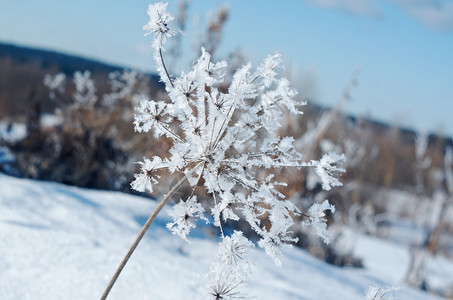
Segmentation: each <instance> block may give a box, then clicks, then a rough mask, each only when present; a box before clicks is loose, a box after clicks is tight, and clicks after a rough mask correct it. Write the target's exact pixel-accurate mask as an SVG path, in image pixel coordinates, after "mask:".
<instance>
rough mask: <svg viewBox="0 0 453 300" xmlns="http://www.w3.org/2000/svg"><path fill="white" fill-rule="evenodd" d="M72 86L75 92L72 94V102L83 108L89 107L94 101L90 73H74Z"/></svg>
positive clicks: (94, 95)
mask: <svg viewBox="0 0 453 300" xmlns="http://www.w3.org/2000/svg"><path fill="white" fill-rule="evenodd" d="M74 84H75V87H76V92H75V93H74V96H73V97H74V101H75V102H76V103H78V104H80V105H83V106H91V105H93V104H94V103H95V102H96V100H97V96H96V88H95V86H94V82H93V79H92V78H91V72H90V71H85V72H83V73H82V72H80V71H76V72H75V73H74Z"/></svg>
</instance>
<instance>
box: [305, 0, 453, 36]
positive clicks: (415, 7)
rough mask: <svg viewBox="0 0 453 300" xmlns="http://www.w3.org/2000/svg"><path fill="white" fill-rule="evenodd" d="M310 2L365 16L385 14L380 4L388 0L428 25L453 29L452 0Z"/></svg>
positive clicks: (310, 0) (328, 0) (321, 0)
mask: <svg viewBox="0 0 453 300" xmlns="http://www.w3.org/2000/svg"><path fill="white" fill-rule="evenodd" d="M307 2H308V3H309V4H312V5H316V6H320V7H324V8H326V9H332V10H337V11H341V12H346V13H351V14H354V15H359V16H363V17H379V16H381V15H383V14H384V11H383V10H381V9H380V7H379V4H382V3H383V2H387V3H390V4H393V5H396V6H398V7H400V8H401V9H402V10H403V11H404V12H405V13H406V14H407V15H408V16H409V17H411V18H414V19H416V20H418V21H419V22H421V23H422V24H424V25H425V26H427V27H430V28H433V29H440V30H449V31H453V1H452V0H307Z"/></svg>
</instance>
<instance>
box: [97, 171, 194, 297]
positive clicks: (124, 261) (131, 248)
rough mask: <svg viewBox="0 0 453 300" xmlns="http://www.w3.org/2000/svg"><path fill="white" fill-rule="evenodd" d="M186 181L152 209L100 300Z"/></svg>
mask: <svg viewBox="0 0 453 300" xmlns="http://www.w3.org/2000/svg"><path fill="white" fill-rule="evenodd" d="M186 180H187V177H186V176H184V177H183V178H182V179H181V180H179V181H178V182H177V183H176V184H175V185H174V186H173V187H172V189H171V190H170V191H168V193H167V194H166V195H165V197H164V198H163V199H162V200H161V201H160V202H159V204H158V205H157V206H156V208H155V209H154V211H153V213H152V214H151V215H150V216H149V218H148V220H147V221H146V223H145V225H143V227H142V230H141V231H140V233H139V234H138V236H137V237H136V238H135V241H134V243H133V244H132V246H131V247H130V248H129V251H128V252H127V254H126V256H125V257H124V258H123V260H122V261H121V264H120V265H119V266H118V268H117V269H116V271H115V274H114V275H113V277H112V279H111V280H110V282H109V284H108V286H107V288H106V289H105V291H104V293H103V294H102V296H101V300H105V299H107V296H108V294H109V293H110V290H111V289H112V287H113V285H114V284H115V281H116V280H117V279H118V276H119V275H120V273H121V271H122V270H123V268H124V266H125V265H126V263H127V261H128V260H129V258H130V257H131V255H132V253H134V251H135V248H137V246H138V244H139V243H140V241H141V239H142V238H143V236H144V235H145V233H146V231H147V230H148V228H149V226H150V225H151V224H152V223H153V221H154V219H155V218H156V217H157V215H158V214H159V212H160V211H161V210H162V208H163V207H164V206H165V204H166V203H167V202H168V200H169V199H170V198H171V196H173V194H174V193H175V192H176V191H177V190H178V189H179V188H180V187H181V185H183V183H184V182H185V181H186Z"/></svg>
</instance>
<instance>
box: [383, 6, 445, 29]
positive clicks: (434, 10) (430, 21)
mask: <svg viewBox="0 0 453 300" xmlns="http://www.w3.org/2000/svg"><path fill="white" fill-rule="evenodd" d="M388 1H389V2H392V3H395V4H398V5H401V7H402V8H403V10H404V11H405V12H406V13H407V14H408V15H409V16H411V17H413V18H415V19H417V20H418V21H420V22H422V23H423V24H424V25H426V26H428V27H431V28H434V29H443V30H452V31H453V2H452V1H451V0H388Z"/></svg>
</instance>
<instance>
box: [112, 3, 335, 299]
mask: <svg viewBox="0 0 453 300" xmlns="http://www.w3.org/2000/svg"><path fill="white" fill-rule="evenodd" d="M166 8H167V4H166V3H156V4H151V5H150V6H149V8H148V15H149V16H150V21H149V22H148V24H146V25H145V26H144V29H145V31H146V32H147V33H146V35H153V36H154V41H153V43H152V46H153V49H154V59H155V61H156V64H157V70H158V72H159V75H160V77H161V80H162V81H163V82H164V83H165V88H166V91H167V92H168V96H169V100H168V101H154V100H148V99H146V98H143V99H142V101H141V103H140V106H139V107H137V108H136V113H135V121H134V124H135V130H136V131H137V132H152V133H153V134H154V136H155V137H156V138H158V137H166V138H168V139H170V140H171V142H172V143H171V144H172V147H171V149H170V150H169V155H168V157H165V158H161V157H159V156H154V157H153V158H152V159H148V158H144V160H143V162H140V163H139V164H140V172H139V173H138V174H136V175H135V180H134V181H133V182H132V183H131V186H132V188H133V189H135V190H137V191H140V192H152V191H153V187H154V186H155V185H156V184H158V183H159V178H160V174H161V173H162V172H164V171H167V172H169V173H170V174H178V175H179V176H182V179H181V180H180V181H179V182H178V183H177V184H176V186H175V187H173V188H172V190H171V191H170V192H169V193H168V194H167V195H166V196H165V197H164V199H163V200H162V201H161V202H160V204H159V205H158V207H157V208H156V211H155V212H154V213H153V214H152V216H151V217H150V219H149V220H148V222H147V224H145V226H144V229H143V230H142V232H141V233H140V235H141V236H143V234H144V231H146V230H147V228H148V227H149V225H150V224H151V222H152V220H153V218H155V216H156V215H157V213H158V212H159V211H160V209H161V208H162V207H163V206H164V205H165V202H166V201H167V200H168V199H169V198H170V196H171V195H172V193H173V192H174V191H175V188H177V187H178V186H180V185H182V184H183V183H184V181H186V180H187V182H188V184H189V185H190V187H191V189H192V193H191V194H190V196H189V197H188V198H187V199H182V200H181V202H180V203H179V204H177V205H175V206H174V207H173V209H171V210H170V216H172V217H173V222H171V223H169V224H168V225H167V227H168V228H169V229H170V230H171V231H172V232H173V233H174V234H177V235H179V236H181V237H182V238H184V239H187V235H188V234H189V231H190V229H192V228H193V227H195V223H194V219H195V218H197V217H203V215H204V208H203V207H202V206H201V205H200V204H199V203H198V202H197V198H196V197H195V196H194V195H193V194H194V193H195V192H196V191H197V189H200V188H204V189H205V191H206V192H207V193H208V195H209V196H210V197H211V199H212V200H211V201H210V203H209V204H208V205H209V209H210V211H211V214H212V217H213V220H214V222H213V223H214V225H215V226H217V227H218V228H219V229H220V233H221V239H222V242H221V243H220V248H221V249H222V248H223V249H224V250H221V251H220V254H219V258H220V262H219V263H218V264H217V265H216V266H215V267H214V268H213V270H212V272H211V273H210V274H211V276H210V277H211V278H212V279H213V283H212V285H211V286H212V292H211V293H210V294H211V295H212V296H213V297H214V298H215V299H227V298H229V297H230V298H231V297H237V295H238V294H237V287H239V286H240V285H241V284H242V283H243V281H244V276H245V275H246V274H247V272H243V270H244V268H243V267H239V264H240V263H242V262H243V254H244V253H245V252H246V249H247V248H248V247H249V246H250V245H251V242H250V241H248V239H247V238H245V237H244V236H243V235H242V233H238V232H236V233H234V234H233V235H231V236H227V235H225V233H224V230H223V225H222V224H224V223H225V222H226V221H228V220H232V221H237V220H239V219H244V220H245V221H246V222H247V223H248V224H249V226H250V227H251V229H252V230H254V231H255V232H256V234H257V235H258V236H259V237H260V240H259V241H258V243H257V244H258V246H260V247H261V248H263V249H264V250H265V251H266V253H267V254H268V255H269V256H270V257H271V258H272V259H273V260H274V261H275V263H276V264H277V265H280V264H281V262H280V259H279V256H280V255H281V253H282V250H281V249H282V247H285V246H288V243H292V242H296V241H297V239H296V238H294V237H293V236H292V235H291V230H290V227H291V226H292V225H293V224H294V221H293V217H294V216H300V215H301V214H302V213H301V211H300V210H299V209H298V208H297V207H296V206H295V205H294V204H293V203H291V202H290V201H287V200H286V199H285V196H284V195H283V194H282V192H281V191H280V190H279V188H280V189H281V188H283V187H284V186H285V183H284V182H278V181H276V180H275V178H274V174H273V173H274V171H275V170H279V169H283V168H289V167H291V168H297V169H300V168H303V167H313V168H314V169H315V170H316V172H317V173H318V174H319V176H320V178H321V180H322V186H323V188H324V189H326V190H329V189H331V188H332V187H334V186H339V185H341V183H340V181H338V179H337V178H336V177H335V176H336V175H338V173H341V172H344V170H343V169H342V168H341V167H338V166H337V164H338V163H341V162H342V161H343V160H344V156H342V155H338V154H335V153H329V154H326V155H325V156H323V157H322V159H321V160H320V161H317V160H311V161H308V162H306V161H303V159H302V154H301V153H299V152H298V151H297V150H296V149H295V147H294V139H293V138H292V137H283V138H281V137H279V136H278V135H277V131H278V129H279V128H280V127H281V125H280V123H281V121H282V119H283V118H284V114H285V113H286V112H288V111H289V112H290V113H293V114H296V115H300V114H302V112H301V111H300V110H299V109H300V107H301V106H303V105H305V103H304V102H301V101H296V100H295V99H294V97H295V96H296V95H297V92H296V91H295V90H294V89H293V88H291V86H290V83H289V81H288V80H287V79H286V78H280V77H279V76H278V69H279V67H280V65H281V62H282V60H281V57H280V55H278V54H276V55H272V56H269V57H267V58H266V59H265V60H264V62H263V63H262V64H261V65H259V66H258V67H257V68H256V69H253V68H252V65H251V64H250V63H248V64H246V65H244V66H242V67H241V68H239V69H238V70H237V71H236V73H235V74H234V75H233V77H232V82H231V84H230V85H229V86H228V88H224V86H225V74H226V70H227V66H228V64H227V62H226V61H219V62H213V61H211V55H210V54H209V53H208V52H207V51H206V50H205V49H202V50H201V56H200V58H199V59H198V60H197V61H196V62H195V63H194V64H193V68H192V70H191V71H189V72H188V73H184V72H182V73H181V75H180V76H177V77H175V78H173V77H171V76H170V75H169V73H168V71H167V69H166V66H165V63H164V59H163V52H164V48H163V45H164V44H165V42H166V41H167V39H168V38H169V37H171V36H173V35H175V34H177V32H178V31H177V30H174V29H172V28H171V27H169V21H171V20H172V19H173V17H172V16H171V15H170V14H168V12H167V9H166ZM221 87H222V88H221ZM326 209H329V210H331V211H333V206H330V205H329V204H328V202H327V201H326V202H324V203H323V204H321V205H320V206H319V205H315V206H314V208H313V209H312V210H310V213H314V214H315V215H314V216H310V221H309V222H310V224H311V225H316V226H317V228H319V231H320V232H321V236H322V237H323V238H326V234H325V226H322V225H319V224H320V223H324V222H325V221H326V220H325V218H324V210H326ZM140 235H139V238H138V239H137V240H136V243H134V245H133V247H132V248H131V251H130V252H129V253H128V255H126V258H125V260H124V261H123V263H122V265H123V266H124V264H125V262H126V261H127V259H128V258H129V256H130V254H131V253H132V252H133V250H134V249H135V247H136V244H137V243H138V242H139V241H140V239H141V237H140ZM225 249H226V250H225ZM245 265H248V262H246V263H245ZM121 268H122V267H121V266H120V268H119V269H118V271H117V273H116V274H115V276H116V277H117V276H118V274H119V272H121ZM245 269H247V268H245ZM238 270H242V271H238ZM115 276H114V278H113V279H112V281H113V282H114V281H115V279H116V277H115ZM112 285H113V283H112V282H111V284H110V286H109V287H108V288H107V290H106V293H104V295H105V296H106V295H107V294H108V291H109V290H110V288H111V286H112ZM222 294H223V295H222Z"/></svg>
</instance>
